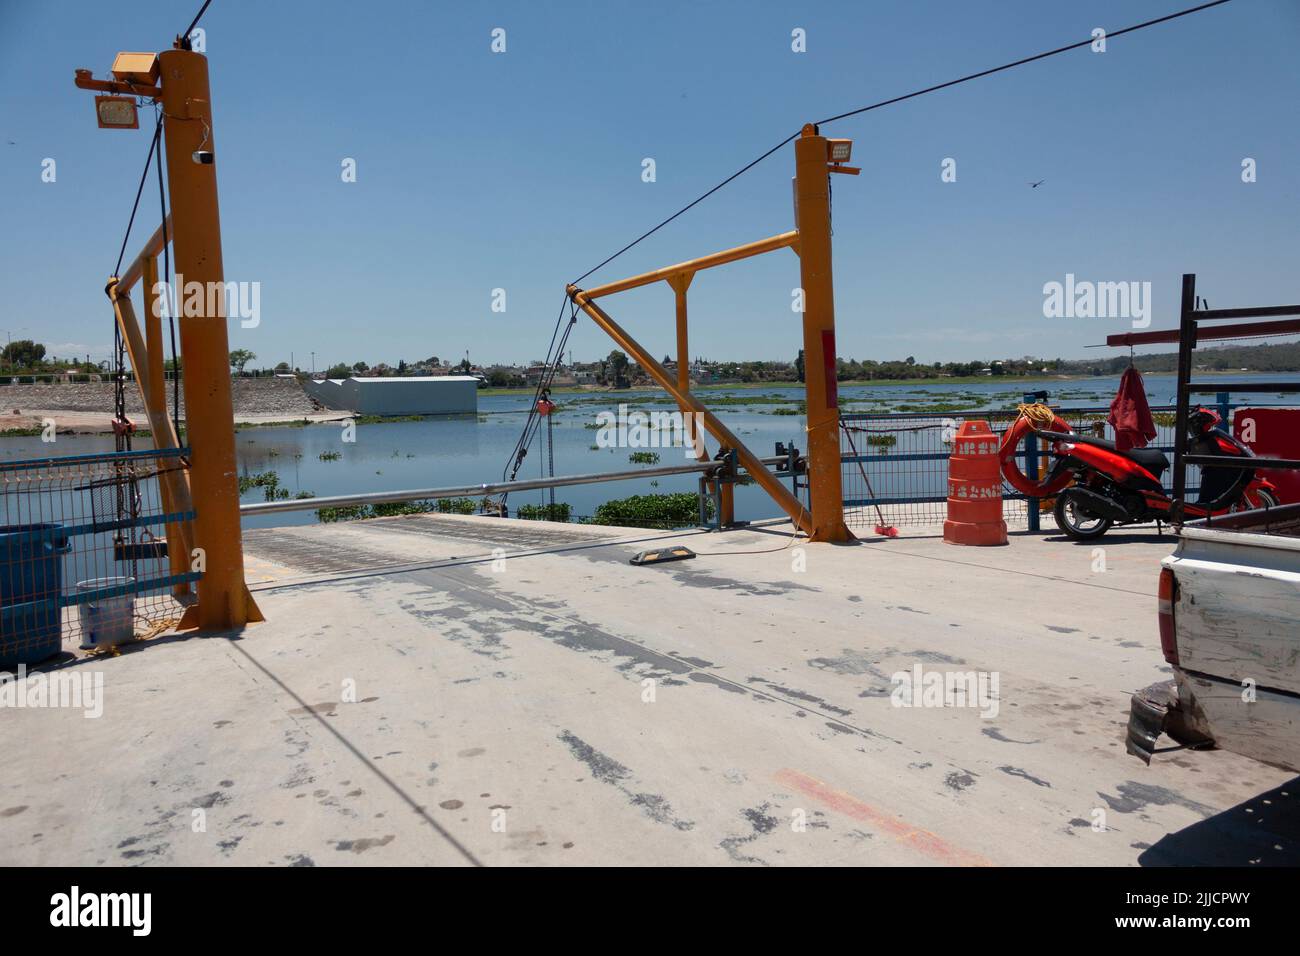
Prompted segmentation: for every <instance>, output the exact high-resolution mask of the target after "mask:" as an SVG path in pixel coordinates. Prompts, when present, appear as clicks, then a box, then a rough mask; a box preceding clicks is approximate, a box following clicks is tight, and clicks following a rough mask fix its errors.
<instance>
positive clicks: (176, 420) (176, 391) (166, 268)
mask: <svg viewBox="0 0 1300 956" xmlns="http://www.w3.org/2000/svg"><path fill="white" fill-rule="evenodd" d="M205 9H206V5H205ZM199 15H200V16H202V11H200V12H199ZM195 22H197V18H196V20H195ZM158 122H159V123H160V124H161V123H162V113H161V112H159V114H158ZM162 154H163V145H162V143H161V142H159V144H158V156H157V168H158V215H159V217H160V221H161V222H162V253H163V287H162V294H163V297H164V301H165V302H166V303H167V326H168V329H169V330H170V333H171V342H172V429H173V430H174V431H175V432H176V444H177V446H178V447H184V445H185V443H184V442H183V441H181V362H180V359H179V358H178V357H177V355H176V314H175V310H174V309H173V308H172V301H173V298H174V299H175V301H176V303H177V304H178V305H179V304H180V301H181V296H180V294H179V293H178V294H177V295H175V296H174V297H173V295H172V259H171V250H170V248H169V246H168V237H167V198H166V195H165V193H164V192H163V171H162ZM150 291H152V290H148V289H147V290H145V295H146V301H147V297H148V294H149V292H150ZM149 307H150V308H152V305H150V306H149ZM166 378H167V371H166V368H165V367H164V369H163V379H164V381H165V380H166Z"/></svg>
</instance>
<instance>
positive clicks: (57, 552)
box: [0, 524, 72, 665]
mask: <svg viewBox="0 0 1300 956" xmlns="http://www.w3.org/2000/svg"><path fill="white" fill-rule="evenodd" d="M70 550H72V543H71V542H70V541H69V540H68V536H67V534H66V533H65V532H64V530H63V527H62V525H57V524H23V525H6V526H0V665H6V664H35V663H37V662H38V661H43V660H45V659H46V658H47V657H52V656H53V655H55V654H57V653H59V651H60V650H62V647H63V610H62V608H61V607H60V606H59V596H60V595H61V594H62V593H63V555H65V554H67V553H68V552H69V551H70Z"/></svg>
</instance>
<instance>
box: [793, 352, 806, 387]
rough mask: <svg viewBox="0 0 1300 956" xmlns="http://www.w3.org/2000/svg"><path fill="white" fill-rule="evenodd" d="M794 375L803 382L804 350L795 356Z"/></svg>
mask: <svg viewBox="0 0 1300 956" xmlns="http://www.w3.org/2000/svg"><path fill="white" fill-rule="evenodd" d="M794 373H795V375H796V376H798V381H800V382H802V381H803V380H804V379H803V349H800V350H799V354H798V355H796V356H795V359H794Z"/></svg>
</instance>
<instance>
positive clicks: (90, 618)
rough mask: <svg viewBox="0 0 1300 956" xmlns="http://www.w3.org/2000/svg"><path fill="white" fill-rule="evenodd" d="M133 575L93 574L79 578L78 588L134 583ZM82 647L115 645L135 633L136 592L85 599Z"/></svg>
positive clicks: (82, 614) (88, 648)
mask: <svg viewBox="0 0 1300 956" xmlns="http://www.w3.org/2000/svg"><path fill="white" fill-rule="evenodd" d="M134 583H135V578H133V577H117V578H92V579H91V580H89V581H78V582H77V592H78V593H86V592H89V591H100V590H103V589H104V588H115V587H121V586H122V585H124V584H134ZM80 605H81V649H82V650H85V651H93V650H94V649H95V648H98V647H113V646H115V645H117V644H122V643H125V642H126V641H129V640H131V639H133V638H134V637H135V595H134V594H123V595H120V596H118V597H111V598H100V599H99V600H97V601H81V602H80Z"/></svg>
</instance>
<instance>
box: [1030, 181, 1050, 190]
mask: <svg viewBox="0 0 1300 956" xmlns="http://www.w3.org/2000/svg"><path fill="white" fill-rule="evenodd" d="M1045 182H1047V180H1046V179H1040V180H1039V181H1038V182H1036V183H1030V184H1029V188H1030V189H1037V188H1038V187H1039V186H1041V185H1043V183H1045Z"/></svg>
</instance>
